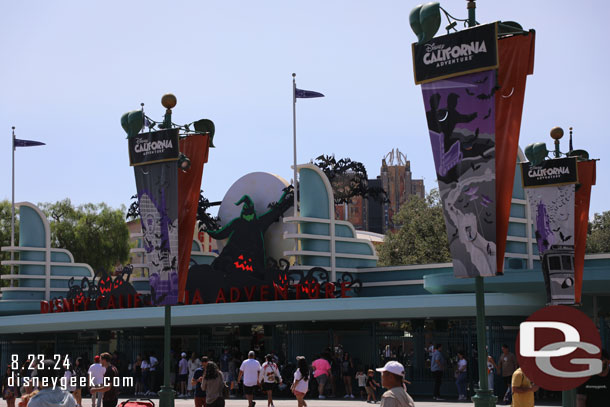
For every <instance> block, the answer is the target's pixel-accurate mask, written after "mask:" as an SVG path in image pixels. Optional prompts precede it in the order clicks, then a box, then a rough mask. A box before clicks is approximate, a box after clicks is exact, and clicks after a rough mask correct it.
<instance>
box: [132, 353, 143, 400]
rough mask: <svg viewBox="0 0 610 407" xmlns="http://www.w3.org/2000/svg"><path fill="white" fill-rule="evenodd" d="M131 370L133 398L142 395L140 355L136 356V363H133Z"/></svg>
mask: <svg viewBox="0 0 610 407" xmlns="http://www.w3.org/2000/svg"><path fill="white" fill-rule="evenodd" d="M131 368H132V374H133V380H134V382H135V390H134V392H135V396H136V397H137V396H139V395H141V394H143V393H144V385H143V382H142V355H140V354H138V356H136V361H135V362H134V364H133V366H132V367H131Z"/></svg>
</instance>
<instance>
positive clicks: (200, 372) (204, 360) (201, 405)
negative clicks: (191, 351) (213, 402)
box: [191, 356, 209, 407]
mask: <svg viewBox="0 0 610 407" xmlns="http://www.w3.org/2000/svg"><path fill="white" fill-rule="evenodd" d="M208 363H209V362H208V357H207V356H202V357H201V366H199V367H198V368H197V369H196V370H195V372H194V373H193V378H192V379H191V384H192V385H193V388H194V389H195V392H194V396H195V397H194V400H193V401H194V402H195V407H206V404H207V403H206V392H205V390H203V389H202V388H201V383H202V382H203V376H204V375H205V370H206V368H207V366H208Z"/></svg>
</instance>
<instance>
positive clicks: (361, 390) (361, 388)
mask: <svg viewBox="0 0 610 407" xmlns="http://www.w3.org/2000/svg"><path fill="white" fill-rule="evenodd" d="M358 389H359V390H360V392H366V389H365V388H364V386H358Z"/></svg>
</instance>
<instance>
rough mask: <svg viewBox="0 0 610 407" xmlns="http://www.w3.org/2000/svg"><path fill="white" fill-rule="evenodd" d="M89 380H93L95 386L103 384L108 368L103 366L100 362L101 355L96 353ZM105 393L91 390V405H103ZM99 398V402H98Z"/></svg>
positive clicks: (90, 368)
mask: <svg viewBox="0 0 610 407" xmlns="http://www.w3.org/2000/svg"><path fill="white" fill-rule="evenodd" d="M88 373H89V377H90V380H89V382H91V381H93V385H94V386H96V387H97V386H101V385H102V383H103V381H104V373H106V368H105V367H104V366H102V364H101V363H100V357H99V355H95V357H94V358H93V364H92V365H91V366H89V371H88ZM103 395H104V393H97V392H91V407H96V404H97V407H101V405H102V396H103ZM96 400H97V402H96Z"/></svg>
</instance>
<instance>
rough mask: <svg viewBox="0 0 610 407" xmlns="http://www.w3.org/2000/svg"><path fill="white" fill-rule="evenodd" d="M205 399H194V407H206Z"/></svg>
mask: <svg viewBox="0 0 610 407" xmlns="http://www.w3.org/2000/svg"><path fill="white" fill-rule="evenodd" d="M206 406H207V404H206V402H205V397H195V407H206Z"/></svg>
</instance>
